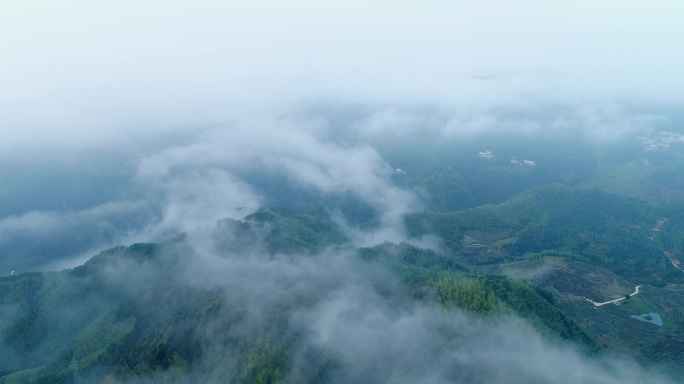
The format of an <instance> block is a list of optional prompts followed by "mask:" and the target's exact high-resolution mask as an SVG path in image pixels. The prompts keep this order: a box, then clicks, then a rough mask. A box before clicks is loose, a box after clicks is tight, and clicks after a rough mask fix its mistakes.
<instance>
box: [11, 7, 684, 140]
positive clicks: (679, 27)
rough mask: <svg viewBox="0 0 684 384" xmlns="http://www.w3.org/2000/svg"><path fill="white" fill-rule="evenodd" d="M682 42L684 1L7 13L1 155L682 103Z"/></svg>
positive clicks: (53, 9)
mask: <svg viewBox="0 0 684 384" xmlns="http://www.w3.org/2000/svg"><path fill="white" fill-rule="evenodd" d="M682 41H684V3H681V2H678V1H649V2H645V1H598V2H597V1H554V2H549V1H531V0H524V1H517V2H506V1H478V2H466V1H434V0H432V1H420V2H417V1H416V2H409V1H326V2H314V1H292V2H283V1H250V2H237V1H206V0H204V1H188V0H177V1H159V0H157V1H155V0H135V1H133V0H120V1H78V0H68V1H67V0H63V1H45V0H43V1H30V2H27V1H22V0H9V1H8V0H5V1H3V2H2V5H0V51H1V52H2V59H1V60H0V87H1V89H2V92H0V131H1V132H2V134H3V138H4V140H3V141H2V142H1V143H0V150H6V149H7V147H16V146H26V145H33V144H35V143H37V142H43V143H48V144H50V143H60V144H61V143H64V142H74V140H77V141H83V142H86V143H90V142H93V143H101V142H104V141H110V140H111V139H112V137H115V136H116V135H117V134H118V133H120V132H122V131H130V130H136V131H147V132H165V131H167V130H171V129H181V130H182V129H185V128H187V127H191V126H193V127H197V126H204V125H216V124H222V123H223V122H225V121H229V120H230V119H232V118H234V117H235V116H239V115H241V114H249V113H253V112H255V111H264V110H268V111H286V110H288V108H295V107H296V106H297V105H298V103H303V102H310V101H316V100H326V101H330V102H337V101H340V102H360V103H364V102H366V103H384V104H396V105H436V106H450V107H452V106H460V105H473V106H480V105H485V106H487V105H499V104H501V105H505V104H506V103H511V102H521V101H525V102H529V103H534V102H537V101H548V100H550V99H551V100H555V101H559V102H566V101H567V102H594V101H596V102H606V101H610V102H613V101H618V102H622V101H628V102H637V103H641V102H645V103H656V104H658V103H666V104H676V105H681V101H680V99H681V98H680V97H678V96H679V95H681V94H684V75H683V74H682V72H681V68H684V50H682V49H681V42H682Z"/></svg>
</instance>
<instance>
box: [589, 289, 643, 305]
mask: <svg viewBox="0 0 684 384" xmlns="http://www.w3.org/2000/svg"><path fill="white" fill-rule="evenodd" d="M641 287H643V285H637V286H636V288H634V292H632V293H630V294H629V295H630V296H634V295H636V294H637V293H639V288H641ZM624 299H625V298H624V297H621V298H619V299H615V300H610V301H605V302H603V303H595V302H594V301H593V300H591V299H586V300H587V301H588V302H590V303H592V304H594V306H595V307H600V306H602V305H606V304H610V303H617V302H618V301H621V300H624Z"/></svg>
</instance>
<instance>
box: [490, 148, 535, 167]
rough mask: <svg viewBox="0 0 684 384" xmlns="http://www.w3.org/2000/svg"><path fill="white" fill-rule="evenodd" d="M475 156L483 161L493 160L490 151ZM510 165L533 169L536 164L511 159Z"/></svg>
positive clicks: (529, 161) (530, 161)
mask: <svg viewBox="0 0 684 384" xmlns="http://www.w3.org/2000/svg"><path fill="white" fill-rule="evenodd" d="M477 155H478V156H480V157H481V158H483V159H493V158H494V154H493V153H492V151H484V152H480V153H478V154H477ZM511 164H516V165H522V166H526V167H534V166H536V165H537V163H535V162H534V161H532V160H517V159H511Z"/></svg>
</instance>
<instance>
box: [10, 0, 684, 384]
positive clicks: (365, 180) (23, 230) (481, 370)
mask: <svg viewBox="0 0 684 384" xmlns="http://www.w3.org/2000/svg"><path fill="white" fill-rule="evenodd" d="M5 3H6V4H4V5H3V7H2V9H1V10H0V48H2V51H3V55H4V57H6V58H7V60H2V61H1V62H0V85H1V88H2V90H3V91H2V92H0V136H1V137H0V179H2V186H1V187H0V275H2V276H8V275H10V274H15V273H16V274H21V273H24V272H32V271H60V270H63V269H71V268H77V267H79V266H83V265H84V263H86V262H87V261H88V260H89V259H90V258H91V257H92V256H93V255H96V254H98V253H99V252H101V251H103V250H106V249H109V248H112V247H116V246H122V245H123V246H125V245H130V244H133V243H142V242H161V243H163V242H166V241H168V239H174V238H178V236H183V235H187V236H188V238H187V239H186V240H184V242H183V244H184V245H183V246H184V247H186V248H183V250H184V252H186V253H187V255H188V257H187V260H185V259H184V261H183V262H182V263H181V264H182V267H178V266H176V267H174V268H175V269H173V273H172V277H173V278H174V279H178V280H177V281H178V284H181V285H182V286H183V287H193V288H197V289H202V290H212V289H219V290H221V292H223V293H224V294H225V295H226V297H232V296H231V295H236V296H238V297H240V299H239V300H238V301H239V303H238V301H231V299H226V301H225V303H224V304H225V305H226V306H227V307H230V306H231V305H238V304H240V305H243V304H244V306H245V308H247V309H246V313H247V314H246V315H245V318H244V319H241V320H239V321H238V322H237V323H236V324H237V325H234V328H231V336H235V337H243V336H245V337H252V336H254V335H255V334H257V333H258V332H259V331H260V330H263V329H265V328H268V327H270V326H271V325H272V324H271V323H269V318H268V316H271V315H272V313H273V312H274V311H275V312H277V310H278V309H280V308H281V305H283V304H282V303H283V302H290V301H296V302H298V303H304V304H305V305H302V306H301V307H297V308H295V309H293V308H288V309H287V311H285V312H284V314H283V318H282V319H279V320H280V321H282V322H283V323H282V324H286V325H287V329H288V332H292V333H293V334H294V335H296V338H297V342H296V343H293V345H294V349H293V350H291V351H288V352H289V355H288V356H289V357H290V360H289V361H288V362H287V364H288V367H289V368H290V370H289V371H288V372H287V373H286V375H285V376H284V377H282V379H283V381H285V382H293V383H294V382H306V381H309V382H314V381H317V376H316V375H317V374H319V373H320V372H322V371H325V372H328V373H330V376H326V377H325V380H323V381H329V382H377V383H382V382H430V383H433V382H434V383H440V382H454V381H456V382H459V381H466V382H487V381H494V382H496V381H508V382H521V383H522V382H525V383H527V382H559V383H565V382H567V383H573V382H582V383H590V382H596V383H611V382H616V383H618V382H621V383H631V382H634V383H637V382H644V381H648V382H659V381H662V382H667V380H666V379H664V378H660V376H658V375H657V374H655V373H651V372H647V371H646V370H644V369H643V368H642V367H640V366H639V365H638V364H637V363H634V362H632V361H629V360H627V359H625V358H624V357H605V358H604V357H601V358H599V359H593V358H591V357H587V356H586V355H585V354H584V353H583V352H582V351H578V350H576V349H575V348H576V347H574V346H572V345H569V344H564V343H560V344H559V343H557V342H556V340H552V339H549V338H548V337H547V335H543V334H542V333H540V332H539V331H538V330H537V329H536V328H534V326H533V325H531V324H529V323H528V322H527V321H526V320H522V319H519V318H517V317H515V316H503V315H502V316H497V317H494V318H488V317H480V316H479V315H475V314H471V313H466V312H462V311H460V310H457V309H453V308H452V309H445V308H443V307H441V306H439V305H438V304H437V303H436V302H427V303H425V302H420V301H418V300H414V299H412V298H410V297H404V296H402V294H397V295H394V296H391V297H388V296H387V295H386V294H383V292H385V291H383V289H388V288H387V287H390V288H391V290H397V291H398V292H400V293H401V292H402V289H403V288H401V283H400V282H399V281H398V279H397V277H396V276H394V275H393V274H392V273H391V271H389V270H388V269H387V268H384V267H383V266H381V265H369V264H367V263H364V262H362V261H360V260H359V258H358V255H357V251H356V250H355V249H356V248H359V247H373V246H376V245H379V244H383V243H388V242H389V243H396V244H399V243H410V244H413V245H416V246H419V247H422V248H428V249H431V250H435V251H437V252H438V253H439V252H441V251H444V249H445V246H444V244H443V242H442V240H440V239H437V238H436V237H434V236H432V237H431V236H425V237H422V238H413V237H410V236H408V234H407V230H406V228H405V224H404V221H403V217H404V215H405V214H407V213H411V212H421V211H430V210H432V211H454V210H459V209H466V208H471V207H474V206H476V205H479V204H493V203H499V202H502V201H504V200H505V199H506V198H509V197H511V196H513V195H515V193H518V192H520V191H522V190H524V189H525V188H528V187H533V186H536V185H538V184H540V183H541V182H542V181H543V182H558V181H563V182H567V183H569V184H571V185H577V186H582V185H585V184H587V183H589V181H590V180H591V177H592V176H593V175H594V174H596V173H597V172H598V170H603V169H606V168H609V167H610V166H611V165H612V163H611V161H612V159H614V158H622V157H624V158H629V159H632V158H638V157H639V156H642V154H643V153H644V152H643V148H642V147H641V146H640V145H641V144H640V141H638V140H637V138H638V137H645V136H649V135H656V134H658V133H659V132H662V131H671V132H682V131H683V130H684V129H683V127H684V126H683V125H682V122H683V121H684V119H682V116H683V115H682V112H681V111H682V102H681V99H680V97H679V95H681V94H684V79H682V74H681V68H683V67H684V54H683V53H682V50H681V49H680V48H679V46H678V43H679V42H680V41H683V40H684V23H682V22H681V20H680V17H679V15H681V14H682V13H683V12H684V6H683V5H682V4H680V3H678V2H672V1H656V2H651V3H649V4H648V5H645V4H637V3H628V4H625V3H624V2H617V1H607V2H602V3H601V4H596V3H595V2H589V1H575V2H572V3H567V4H546V3H544V2H539V1H533V0H526V1H523V2H518V3H516V4H501V3H500V2H493V1H484V2H480V3H478V4H470V3H468V2H464V1H456V2H449V3H446V2H442V1H427V2H422V3H421V4H413V3H409V2H403V1H400V2H388V1H373V2H370V3H369V2H359V1H345V2H340V1H333V2H327V3H326V4H317V3H314V2H297V3H294V4H281V3H278V2H273V1H267V0H263V1H256V2H251V3H249V4H242V3H239V2H234V1H229V2H222V1H212V0H206V1H200V2H199V3H198V2H189V1H185V0H181V1H175V2H173V3H172V4H171V3H168V2H161V1H157V0H138V1H132V0H123V1H118V2H115V3H111V4H105V3H102V2H86V1H79V0H61V1H33V2H31V4H26V2H24V1H20V0H8V1H5ZM530 143H533V144H530ZM540 143H541V144H540ZM481 151H493V152H494V154H495V156H496V157H495V160H492V161H500V162H502V163H507V164H509V163H510V162H511V161H512V160H516V161H518V160H522V159H526V160H531V161H534V160H537V161H538V159H537V158H536V157H535V156H537V157H540V158H541V157H543V156H547V158H551V156H550V155H549V154H552V155H553V156H555V157H553V160H554V161H555V163H554V164H544V163H542V162H540V163H539V166H538V167H536V168H535V169H530V170H527V169H525V170H524V172H526V173H525V174H527V173H530V174H534V175H536V177H537V179H536V180H537V181H529V182H527V181H526V180H527V179H525V178H524V177H522V176H520V175H522V174H523V173H522V172H523V171H520V172H518V173H511V174H510V175H508V176H509V177H510V178H511V179H513V180H522V181H520V182H519V183H517V184H516V185H515V188H513V187H511V190H510V191H506V193H507V194H504V193H503V192H501V193H499V192H500V191H498V189H497V185H498V184H497V182H498V181H499V179H500V178H499V177H498V176H496V175H495V176H492V177H491V180H490V179H484V177H482V178H481V179H482V180H484V181H482V182H481V185H480V188H481V189H480V190H479V191H480V193H479V194H477V193H473V194H471V195H467V194H463V195H462V196H460V197H459V199H460V200H459V201H452V202H447V203H445V202H444V201H442V200H439V199H440V196H435V193H434V191H433V190H430V189H429V181H430V180H432V179H431V177H433V176H434V175H443V174H448V175H450V176H453V177H454V178H455V179H459V180H460V179H464V180H465V179H468V177H470V178H471V179H473V178H477V177H480V176H479V175H480V174H479V173H478V172H480V173H481V174H483V175H485V174H486V171H479V170H480V169H481V168H476V167H472V164H476V165H478V166H480V164H485V165H486V164H488V163H485V162H483V160H482V159H480V158H478V155H477V154H478V153H479V152H481ZM625 153H628V154H629V155H625ZM620 156H622V157H620ZM571 163H572V164H571ZM559 164H560V165H559ZM575 164H580V166H575ZM630 165H631V163H630ZM419 166H421V167H424V168H425V169H427V170H429V172H428V171H426V174H427V175H428V176H424V178H423V179H419V180H418V179H417V178H416V177H417V176H415V173H414V172H413V171H414V170H415V169H416V168H418V167H419ZM467 167H472V169H475V171H472V174H467V172H466V171H463V172H462V173H459V171H460V169H461V168H462V169H466V168H467ZM520 169H522V168H520ZM516 172H517V171H516ZM473 175H475V176H473ZM471 179H468V180H471ZM426 180H427V181H426ZM478 180H480V179H478ZM421 183H422V184H421ZM483 191H484V192H483ZM274 207H275V208H282V209H290V210H301V211H305V212H315V213H316V214H317V215H320V216H321V217H325V218H326V219H329V220H330V221H331V222H332V223H334V227H335V230H338V231H339V232H340V233H341V234H342V236H343V237H344V239H345V243H344V244H338V245H337V246H336V247H332V246H329V247H327V248H325V249H323V250H317V251H316V252H315V254H314V255H308V256H307V257H299V256H301V255H298V256H293V255H287V254H275V255H273V254H270V253H269V252H268V251H267V250H266V248H265V245H263V244H261V243H263V242H264V241H265V240H264V239H265V236H266V235H265V234H260V235H259V236H261V237H259V236H257V238H256V239H252V240H253V241H252V242H251V243H249V245H248V246H247V248H248V251H246V252H236V251H234V250H231V251H228V252H225V250H221V249H219V248H220V247H217V245H216V244H215V241H216V239H215V238H212V236H211V235H208V234H210V233H213V231H216V230H217V229H216V228H217V222H218V223H220V222H221V220H225V219H230V220H238V221H241V220H246V218H247V217H249V216H250V215H251V214H254V213H256V212H260V211H263V210H267V209H269V208H274ZM219 228H220V225H219ZM224 235H225V234H224ZM236 238H239V236H237V237H236ZM231 239H232V240H234V239H233V238H231ZM232 240H231V241H232ZM260 244H261V245H260ZM309 256H310V257H309ZM164 273H166V272H164ZM162 275H163V276H165V277H166V275H164V274H163V273H162V272H160V271H159V270H158V266H151V265H145V266H144V267H142V268H141V266H140V265H139V264H136V263H128V262H122V264H121V265H119V266H116V267H112V268H110V269H108V270H107V275H106V276H107V278H108V279H110V280H108V281H110V282H111V284H113V285H115V286H116V287H119V288H122V287H125V286H126V285H127V284H131V285H133V287H139V286H143V285H144V283H145V281H147V280H148V279H150V278H151V276H162ZM138 283H139V284H140V285H136V284H138ZM379 286H381V287H384V288H383V289H380V288H378V287H379ZM122 289H123V288H122ZM13 311H15V309H5V312H3V315H6V317H5V318H0V328H3V329H4V327H5V324H9V320H7V321H6V319H10V318H13V316H14V315H15V312H13ZM74 311H75V313H88V307H87V305H84V306H83V307H82V308H75V309H74ZM162 312H163V311H162ZM231 316H232V315H231ZM3 321H4V322H5V323H3ZM279 324H280V323H279ZM202 326H203V327H202V328H203V329H206V330H207V334H201V331H198V332H200V334H198V336H197V337H198V338H197V340H199V341H198V343H200V345H201V346H202V348H203V350H207V351H217V353H221V352H222V351H223V352H225V351H226V350H227V349H230V347H229V346H227V344H229V343H228V342H227V341H226V340H222V341H220V342H219V341H216V340H212V334H211V332H210V331H211V330H212V329H215V328H214V326H217V327H218V326H219V325H217V324H202ZM260 327H261V328H260ZM288 336H289V334H288ZM293 337H294V336H293ZM223 342H225V343H226V344H222V343H223ZM39 352H40V351H39ZM37 353H38V352H37ZM312 356H313V357H312ZM321 356H323V357H321ZM314 357H316V358H314ZM319 357H320V359H317V358H319ZM12 358H14V356H12ZM312 361H313V362H314V363H312ZM221 363H225V362H224V361H222V362H221ZM217 364H219V362H218V361H216V360H211V359H204V357H203V358H200V359H199V362H198V363H197V365H196V366H195V368H194V369H195V370H190V371H188V372H184V373H183V375H182V377H183V379H182V380H185V381H186V382H197V381H198V380H209V381H211V380H218V379H216V377H219V376H218V375H220V374H222V373H225V372H219V371H215V370H214V368H215V366H216V365H217ZM316 364H319V365H318V366H317V365H316ZM102 369H103V370H105V369H106V368H102ZM226 372H228V373H229V374H237V373H235V372H237V368H235V367H232V366H230V365H228V367H227V368H226ZM318 379H321V378H318ZM140 380H141V382H157V381H162V380H164V378H163V377H151V378H142V379H140ZM321 380H322V379H321Z"/></svg>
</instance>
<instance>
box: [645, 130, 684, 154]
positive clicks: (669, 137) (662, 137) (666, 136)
mask: <svg viewBox="0 0 684 384" xmlns="http://www.w3.org/2000/svg"><path fill="white" fill-rule="evenodd" d="M638 139H639V140H640V141H641V143H642V144H643V145H644V149H646V150H647V151H656V150H660V149H667V148H669V147H670V145H672V144H673V143H684V135H682V134H679V133H672V132H666V131H665V132H660V133H658V134H657V135H656V136H655V137H651V136H647V137H639V138H638Z"/></svg>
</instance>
